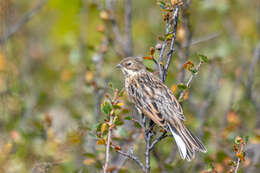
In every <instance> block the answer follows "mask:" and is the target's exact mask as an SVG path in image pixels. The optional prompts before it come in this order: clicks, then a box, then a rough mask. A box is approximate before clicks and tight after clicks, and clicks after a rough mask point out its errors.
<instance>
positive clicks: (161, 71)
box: [158, 5, 179, 82]
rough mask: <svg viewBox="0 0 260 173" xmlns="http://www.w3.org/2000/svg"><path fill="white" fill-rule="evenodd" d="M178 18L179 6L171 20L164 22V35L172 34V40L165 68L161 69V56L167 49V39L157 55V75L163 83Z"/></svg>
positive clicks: (171, 51)
mask: <svg viewBox="0 0 260 173" xmlns="http://www.w3.org/2000/svg"><path fill="white" fill-rule="evenodd" d="M178 16H179V5H176V6H175V9H174V10H173V15H172V18H171V19H170V21H169V20H166V32H165V35H166V36H167V35H169V34H172V39H171V44H170V50H169V52H168V54H167V63H166V65H165V67H163V63H162V62H163V56H164V53H165V50H166V47H167V39H168V38H165V39H164V42H163V44H162V49H161V51H160V55H159V64H158V68H159V74H160V79H161V80H162V81H163V82H165V79H166V76H167V73H168V68H169V65H170V62H171V59H172V54H173V51H174V50H173V46H174V43H175V39H176V32H177V24H178ZM172 25H173V31H171V32H170V29H171V27H172Z"/></svg>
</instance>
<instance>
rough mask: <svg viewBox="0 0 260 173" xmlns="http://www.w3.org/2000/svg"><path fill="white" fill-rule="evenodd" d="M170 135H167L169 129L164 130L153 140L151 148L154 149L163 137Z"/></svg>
mask: <svg viewBox="0 0 260 173" xmlns="http://www.w3.org/2000/svg"><path fill="white" fill-rule="evenodd" d="M167 136H168V135H167V131H164V132H163V134H161V135H160V136H159V137H157V138H156V139H155V140H154V141H153V142H152V144H151V145H150V150H152V149H153V148H154V146H155V145H156V144H157V143H158V142H160V141H161V140H162V139H164V138H166V137H167Z"/></svg>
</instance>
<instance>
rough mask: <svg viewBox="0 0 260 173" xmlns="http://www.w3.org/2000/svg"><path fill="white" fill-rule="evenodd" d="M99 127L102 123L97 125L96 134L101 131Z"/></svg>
mask: <svg viewBox="0 0 260 173" xmlns="http://www.w3.org/2000/svg"><path fill="white" fill-rule="evenodd" d="M101 126H102V123H99V124H98V125H97V126H96V131H97V132H100V131H101Z"/></svg>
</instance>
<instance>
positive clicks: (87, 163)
mask: <svg viewBox="0 0 260 173" xmlns="http://www.w3.org/2000/svg"><path fill="white" fill-rule="evenodd" d="M95 162H96V160H95V159H85V160H84V161H83V163H84V164H85V165H92V164H93V163H95Z"/></svg>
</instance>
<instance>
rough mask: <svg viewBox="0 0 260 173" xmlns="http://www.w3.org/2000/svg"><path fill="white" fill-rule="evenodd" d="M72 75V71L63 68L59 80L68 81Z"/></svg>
mask: <svg viewBox="0 0 260 173" xmlns="http://www.w3.org/2000/svg"><path fill="white" fill-rule="evenodd" d="M71 77H72V73H71V71H69V70H63V71H62V73H61V80H63V81H69V80H70V79H71Z"/></svg>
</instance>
